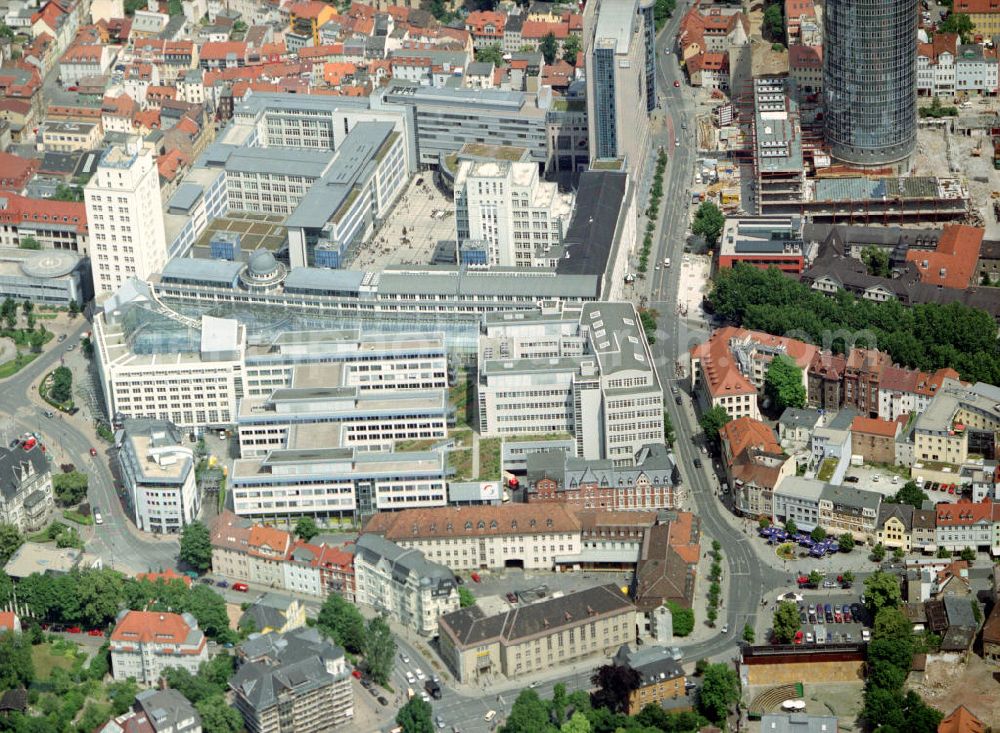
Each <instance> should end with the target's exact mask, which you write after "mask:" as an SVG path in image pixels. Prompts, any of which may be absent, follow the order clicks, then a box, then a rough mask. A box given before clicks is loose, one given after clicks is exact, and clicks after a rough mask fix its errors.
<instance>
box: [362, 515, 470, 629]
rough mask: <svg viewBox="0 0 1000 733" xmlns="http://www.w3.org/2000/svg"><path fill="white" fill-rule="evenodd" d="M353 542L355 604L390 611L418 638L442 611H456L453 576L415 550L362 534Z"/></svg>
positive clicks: (455, 587) (395, 619)
mask: <svg viewBox="0 0 1000 733" xmlns="http://www.w3.org/2000/svg"><path fill="white" fill-rule="evenodd" d="M355 546H356V548H357V549H356V550H355V553H354V577H355V582H356V584H357V590H356V598H357V602H358V603H364V604H366V605H368V606H371V607H372V608H374V609H375V610H376V611H379V612H382V613H387V614H389V617H390V618H391V619H392V620H393V621H395V622H396V623H398V624H402V625H403V626H405V627H406V628H408V629H411V630H413V631H416V632H417V633H418V634H421V635H423V636H432V635H433V634H434V633H435V632H436V631H437V628H438V619H439V618H440V617H441V616H442V615H443V614H446V613H451V612H452V611H457V610H458V585H457V584H456V582H455V574H454V573H453V572H452V571H451V570H449V569H448V568H447V567H445V566H444V565H441V564H439V563H436V562H431V561H430V560H428V559H427V558H425V557H424V553H422V552H421V551H420V550H415V549H407V548H403V547H400V546H399V545H397V544H396V543H395V542H390V541H389V540H387V539H385V538H383V537H380V536H378V535H376V534H364V535H361V536H360V537H359V538H358V541H357V543H356V545H355Z"/></svg>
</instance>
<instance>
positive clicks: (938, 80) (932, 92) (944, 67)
mask: <svg viewBox="0 0 1000 733" xmlns="http://www.w3.org/2000/svg"><path fill="white" fill-rule="evenodd" d="M957 54H958V34H957V33H935V34H934V36H933V38H932V39H931V42H930V43H920V44H918V45H917V94H919V95H921V96H926V97H954V96H955V57H956V56H957Z"/></svg>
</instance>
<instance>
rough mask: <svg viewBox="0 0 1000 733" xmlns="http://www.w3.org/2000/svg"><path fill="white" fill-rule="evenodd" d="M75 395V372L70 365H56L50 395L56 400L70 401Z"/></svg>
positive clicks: (60, 401)
mask: <svg viewBox="0 0 1000 733" xmlns="http://www.w3.org/2000/svg"><path fill="white" fill-rule="evenodd" d="M72 396H73V372H71V371H70V370H69V367H64V366H60V367H56V370H55V371H54V372H52V386H51V387H50V388H49V397H51V398H52V399H53V401H55V402H59V403H62V402H69V400H70V399H71V398H72Z"/></svg>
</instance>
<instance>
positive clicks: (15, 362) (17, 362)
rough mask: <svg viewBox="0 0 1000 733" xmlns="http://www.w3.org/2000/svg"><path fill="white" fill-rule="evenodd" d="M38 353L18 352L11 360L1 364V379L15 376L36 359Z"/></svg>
mask: <svg viewBox="0 0 1000 733" xmlns="http://www.w3.org/2000/svg"><path fill="white" fill-rule="evenodd" d="M37 356H38V354H32V353H25V354H18V355H17V356H15V357H14V358H13V359H11V360H10V361H7V362H4V363H3V364H0V379H4V378H6V377H10V376H13V375H15V374H17V373H18V372H19V371H21V370H22V369H23V368H24V367H26V366H28V364H30V363H31V362H33V361H34V360H35V358H36V357H37Z"/></svg>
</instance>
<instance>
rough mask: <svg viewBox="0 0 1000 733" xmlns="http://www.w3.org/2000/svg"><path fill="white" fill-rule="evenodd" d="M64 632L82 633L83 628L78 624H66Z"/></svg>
mask: <svg viewBox="0 0 1000 733" xmlns="http://www.w3.org/2000/svg"><path fill="white" fill-rule="evenodd" d="M66 633H67V634H82V633H83V629H81V628H80V627H79V626H67V627H66Z"/></svg>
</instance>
